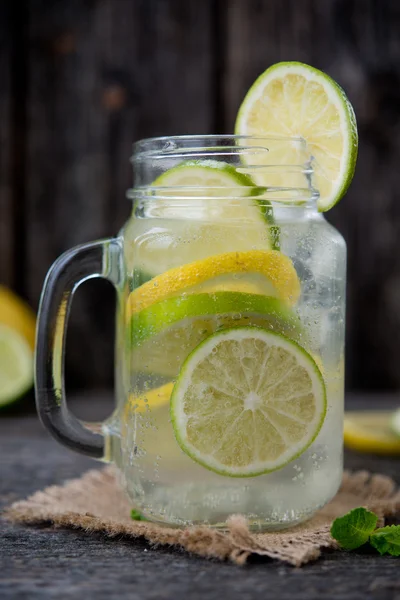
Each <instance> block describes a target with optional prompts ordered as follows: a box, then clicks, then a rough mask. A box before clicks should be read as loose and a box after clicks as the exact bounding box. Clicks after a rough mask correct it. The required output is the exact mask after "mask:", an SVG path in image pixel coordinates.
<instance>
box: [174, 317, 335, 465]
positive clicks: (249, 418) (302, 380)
mask: <svg viewBox="0 0 400 600" xmlns="http://www.w3.org/2000/svg"><path fill="white" fill-rule="evenodd" d="M325 413H326V391H325V384H324V380H323V377H322V375H321V373H320V371H319V369H318V367H317V365H316V364H315V362H314V360H313V359H312V358H311V356H310V355H309V354H308V353H307V352H305V350H303V348H301V347H300V346H299V345H298V344H296V343H295V342H293V341H291V340H289V339H288V338H286V337H285V336H283V335H280V334H277V333H273V332H271V331H267V330H264V329H259V328H256V327H238V328H234V329H227V330H225V331H220V332H218V333H216V334H214V335H213V336H211V337H209V338H207V339H206V340H205V341H204V342H202V343H201V344H200V345H199V346H197V347H196V348H195V349H194V350H193V352H192V353H191V354H190V356H189V357H188V358H187V360H186V361H185V363H184V365H183V367H182V369H181V371H180V374H179V377H178V378H177V380H176V383H175V386H174V389H173V392H172V396H171V420H172V424H173V428H174V433H175V437H176V439H177V441H178V443H179V445H180V447H181V448H182V450H183V451H184V452H186V454H188V455H189V456H190V457H191V458H193V459H194V460H195V461H196V462H198V463H200V464H201V465H203V466H204V467H206V468H207V469H210V470H212V471H215V472H217V473H219V474H221V475H226V476H230V477H250V476H256V475H261V474H264V473H268V472H271V471H275V470H277V469H280V468H282V467H283V466H284V465H286V464H287V463H288V462H290V461H292V460H293V459H294V458H296V457H297V456H299V455H300V454H302V453H303V452H304V451H305V450H306V449H307V448H308V447H309V446H310V445H311V443H312V442H313V441H314V440H315V438H316V436H317V435H318V432H319V430H320V428H321V426H322V423H323V421H324V418H325Z"/></svg>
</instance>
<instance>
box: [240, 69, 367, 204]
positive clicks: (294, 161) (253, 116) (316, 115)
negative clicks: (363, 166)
mask: <svg viewBox="0 0 400 600" xmlns="http://www.w3.org/2000/svg"><path fill="white" fill-rule="evenodd" d="M235 133H236V134H239V135H249V136H251V135H254V136H265V137H266V138H268V137H270V138H276V139H275V141H273V140H271V142H270V146H269V150H270V152H269V153H263V154H262V155H260V156H259V157H258V158H256V159H254V158H253V163H255V164H257V165H258V166H260V165H264V164H265V165H282V166H283V165H286V166H287V165H299V164H303V163H304V148H302V146H301V144H300V145H299V144H296V143H294V142H293V143H292V144H291V145H290V144H288V141H287V138H288V137H291V138H302V139H304V140H305V141H306V144H307V154H308V157H310V156H312V157H313V159H314V160H313V169H314V174H313V185H314V187H315V188H316V189H317V190H318V191H319V194H320V195H319V199H318V203H317V205H318V210H319V211H321V212H325V211H327V210H329V209H330V208H332V207H333V206H334V205H335V204H337V202H339V200H340V199H341V198H342V197H343V196H344V194H345V193H346V191H347V189H348V187H349V185H350V183H351V180H352V179H353V175H354V170H355V165H356V160H357V151H358V133H357V123H356V117H355V114H354V110H353V107H352V105H351V104H350V102H349V100H348V98H347V96H346V94H345V92H344V91H343V90H342V88H341V87H340V86H339V85H338V84H337V83H336V82H335V81H334V80H333V79H332V78H331V77H329V75H327V74H326V73H323V72H322V71H320V70H318V69H315V68H314V67H311V66H309V65H306V64H304V63H300V62H281V63H277V64H275V65H273V66H271V67H270V68H269V69H267V70H266V71H265V72H264V73H262V74H261V75H260V76H259V77H258V79H257V80H256V81H255V83H254V84H253V85H252V86H251V88H250V89H249V91H248V92H247V94H246V96H245V98H244V100H243V102H242V104H241V106H240V109H239V112H238V115H237V119H236V124H235ZM279 138H281V140H282V143H280V142H279ZM285 138H286V141H285ZM251 143H252V141H251V139H249V140H246V144H251ZM254 143H257V144H259V141H257V142H254ZM243 160H246V157H245V156H243ZM254 173H255V174H254V175H252V177H253V179H254V181H255V183H256V184H257V185H265V186H268V185H275V186H285V185H286V186H291V185H293V187H296V186H298V181H299V178H298V176H297V177H296V176H294V175H290V174H289V173H288V172H285V171H282V173H281V174H280V175H279V174H276V173H275V174H272V175H271V174H269V173H267V172H266V171H264V173H262V174H259V175H257V174H256V173H257V170H254Z"/></svg>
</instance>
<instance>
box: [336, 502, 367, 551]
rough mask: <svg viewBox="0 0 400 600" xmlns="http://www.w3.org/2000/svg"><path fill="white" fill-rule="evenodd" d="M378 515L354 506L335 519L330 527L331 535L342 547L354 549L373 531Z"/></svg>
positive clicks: (365, 540) (363, 542)
mask: <svg viewBox="0 0 400 600" xmlns="http://www.w3.org/2000/svg"><path fill="white" fill-rule="evenodd" d="M377 522H378V517H377V516H376V514H375V513H373V512H370V511H369V510H366V509H365V508H354V509H353V510H351V511H350V512H348V513H347V514H346V515H344V516H343V517H339V518H337V519H335V520H334V521H333V523H332V527H331V536H332V537H333V538H334V539H335V540H336V541H338V542H339V544H340V545H341V546H342V548H345V549H346V550H354V549H355V548H359V547H360V546H362V545H363V544H365V543H366V542H368V538H369V536H370V535H371V533H372V532H373V531H374V529H375V527H376V524H377Z"/></svg>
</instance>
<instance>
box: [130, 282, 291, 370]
mask: <svg viewBox="0 0 400 600" xmlns="http://www.w3.org/2000/svg"><path fill="white" fill-rule="evenodd" d="M238 325H254V326H257V327H263V328H266V329H271V330H273V331H278V332H282V333H285V335H287V336H289V337H291V338H293V339H296V340H300V339H301V338H302V337H303V331H302V328H301V325H300V320H299V318H298V317H297V315H296V314H295V313H294V312H293V311H292V310H291V309H290V308H289V307H287V306H286V305H285V304H283V303H282V302H281V301H280V300H278V299H277V298H268V297H265V296H261V295H258V294H245V293H242V292H215V293H213V294H192V295H189V296H183V297H176V298H168V299H166V300H163V301H162V302H158V303H157V304H154V305H152V306H150V307H148V308H146V309H144V310H142V311H141V312H139V313H136V314H133V315H132V317H131V320H130V322H129V326H128V336H129V341H128V345H129V347H130V348H131V365H132V369H133V370H134V371H141V372H143V373H153V374H157V375H164V376H167V377H171V378H173V377H176V376H177V375H178V373H179V370H180V368H181V366H182V364H183V362H184V361H185V359H186V357H187V356H188V354H189V353H190V352H191V351H192V350H193V349H194V348H195V347H196V346H198V344H200V342H202V341H203V340H205V339H206V338H207V337H208V336H210V335H212V334H213V333H215V332H216V331H218V330H220V329H224V328H228V327H234V326H238Z"/></svg>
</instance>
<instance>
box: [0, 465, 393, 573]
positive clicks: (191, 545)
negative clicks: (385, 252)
mask: <svg viewBox="0 0 400 600" xmlns="http://www.w3.org/2000/svg"><path fill="white" fill-rule="evenodd" d="M357 506H365V507H367V508H369V509H371V510H373V511H374V512H376V513H377V514H378V515H379V517H380V523H381V524H383V521H384V517H386V516H389V515H392V516H393V515H396V514H398V513H399V512H400V491H399V490H398V489H396V484H395V483H394V481H393V480H392V479H390V478H389V477H386V476H384V475H372V474H371V473H368V472H366V471H360V472H357V473H345V474H344V477H343V483H342V486H341V488H340V490H339V492H338V494H337V495H336V497H335V498H334V499H333V500H332V501H331V502H330V503H329V504H328V505H327V506H325V507H324V508H323V509H322V510H320V511H319V512H318V513H317V514H316V515H315V516H314V517H313V518H312V519H310V520H309V521H307V522H306V523H303V524H302V525H299V526H297V527H294V528H292V529H288V530H285V531H282V532H273V533H253V532H250V531H249V529H248V526H247V523H246V520H245V518H244V517H242V516H240V515H232V516H231V517H230V519H229V520H228V521H227V530H226V531H217V530H215V529H211V528H210V527H207V526H197V527H189V528H187V529H175V528H171V527H166V526H160V525H156V524H152V523H148V522H141V521H132V520H131V519H130V517H129V515H130V508H131V507H130V505H129V503H128V500H127V499H126V496H125V494H124V492H123V491H122V489H121V487H120V485H119V483H118V481H117V478H116V473H115V471H114V469H113V468H112V467H106V468H105V469H102V470H92V471H88V472H87V473H85V474H84V475H83V476H82V477H80V478H79V479H74V480H71V481H68V482H66V483H65V484H64V485H62V486H51V487H48V488H46V489H45V490H43V491H39V492H36V493H35V494H33V495H32V496H30V497H29V498H27V499H26V500H22V501H19V502H15V503H14V504H12V505H11V506H10V507H9V508H8V509H6V510H5V512H4V516H5V517H6V518H7V519H9V520H10V521H13V522H19V523H27V524H32V525H34V524H40V523H48V522H50V523H52V524H53V525H55V526H56V527H67V528H73V529H82V530H84V531H85V532H87V533H90V532H93V531H101V532H103V533H105V534H106V535H108V536H111V537H114V536H121V535H125V536H128V537H131V538H138V537H142V538H145V539H146V540H147V541H148V542H149V543H151V544H153V545H169V546H177V547H180V548H183V549H184V550H186V551H188V552H191V553H193V554H197V555H199V556H203V557H207V558H216V559H220V560H226V559H228V560H231V561H232V562H234V563H236V564H244V563H245V562H246V560H247V558H248V556H249V555H251V554H258V555H263V556H269V557H270V558H274V559H278V560H281V561H284V562H287V563H289V564H291V565H294V566H297V567H299V566H301V565H304V564H306V563H307V562H310V561H312V560H316V559H317V558H318V557H319V556H320V554H321V550H322V549H323V548H334V547H336V543H335V541H334V540H333V539H332V538H331V536H330V533H329V532H330V526H331V523H332V520H333V519H334V518H336V517H337V516H340V515H342V514H344V513H346V512H347V511H348V510H350V509H351V508H355V507H357Z"/></svg>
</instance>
